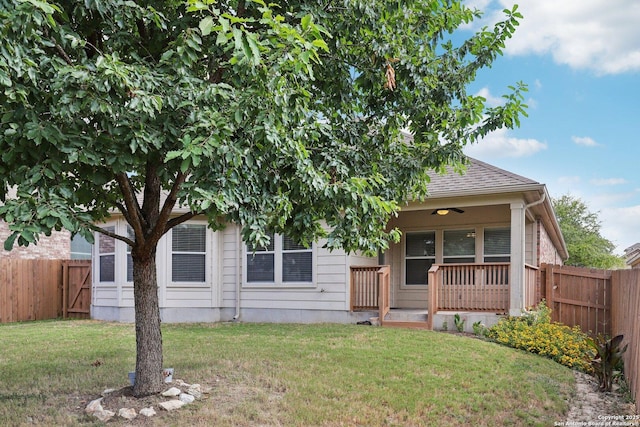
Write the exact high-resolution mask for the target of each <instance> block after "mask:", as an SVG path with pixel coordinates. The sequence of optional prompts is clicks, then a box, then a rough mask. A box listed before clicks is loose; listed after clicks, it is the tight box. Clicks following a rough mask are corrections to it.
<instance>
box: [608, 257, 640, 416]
mask: <svg viewBox="0 0 640 427" xmlns="http://www.w3.org/2000/svg"><path fill="white" fill-rule="evenodd" d="M611 283H612V285H613V286H612V292H611V314H612V316H611V329H612V333H611V335H612V336H616V335H620V334H622V335H624V341H623V345H624V344H628V345H629V347H628V348H627V351H626V352H625V354H624V374H625V378H626V380H627V383H628V385H629V390H630V391H631V394H632V396H633V397H634V398H635V399H636V413H640V402H639V399H638V398H639V397H640V366H639V364H640V269H637V268H636V269H633V270H616V271H613V272H612V278H611Z"/></svg>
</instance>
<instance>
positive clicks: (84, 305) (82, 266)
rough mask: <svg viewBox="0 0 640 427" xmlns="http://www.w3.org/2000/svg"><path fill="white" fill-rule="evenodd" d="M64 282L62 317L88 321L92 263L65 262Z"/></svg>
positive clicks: (63, 264)
mask: <svg viewBox="0 0 640 427" xmlns="http://www.w3.org/2000/svg"><path fill="white" fill-rule="evenodd" d="M62 280H63V283H62V317H63V318H65V319H67V318H70V317H71V318H76V319H88V318H89V317H90V307H91V261H81V260H66V261H63V263H62Z"/></svg>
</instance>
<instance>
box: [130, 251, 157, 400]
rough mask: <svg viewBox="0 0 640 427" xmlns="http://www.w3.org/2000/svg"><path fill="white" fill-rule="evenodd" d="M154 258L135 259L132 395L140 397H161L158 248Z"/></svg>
mask: <svg viewBox="0 0 640 427" xmlns="http://www.w3.org/2000/svg"><path fill="white" fill-rule="evenodd" d="M151 252H152V253H151V254H145V255H146V256H140V255H137V256H136V254H135V250H134V251H132V256H133V292H134V299H135V314H136V380H135V385H134V387H133V394H134V395H135V396H137V397H142V396H148V395H151V394H156V393H160V392H161V391H162V388H163V377H162V331H161V328H160V307H159V303H158V281H157V276H156V256H155V247H154V248H153V249H152V251H151Z"/></svg>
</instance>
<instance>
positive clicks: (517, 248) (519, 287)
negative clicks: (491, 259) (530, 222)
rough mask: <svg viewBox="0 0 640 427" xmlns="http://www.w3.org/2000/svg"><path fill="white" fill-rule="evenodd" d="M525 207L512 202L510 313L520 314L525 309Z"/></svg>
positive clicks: (522, 203) (520, 203)
mask: <svg viewBox="0 0 640 427" xmlns="http://www.w3.org/2000/svg"><path fill="white" fill-rule="evenodd" d="M524 256H525V208H524V202H514V203H511V268H510V274H509V315H511V316H520V315H521V314H522V310H523V309H524V283H525V271H524Z"/></svg>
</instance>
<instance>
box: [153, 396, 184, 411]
mask: <svg viewBox="0 0 640 427" xmlns="http://www.w3.org/2000/svg"><path fill="white" fill-rule="evenodd" d="M184 405H186V403H184V402H183V401H181V400H177V399H175V400H167V401H166V402H161V403H159V404H158V406H160V407H161V408H162V409H164V410H165V411H173V410H175V409H180V408H182V407H183V406H184Z"/></svg>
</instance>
